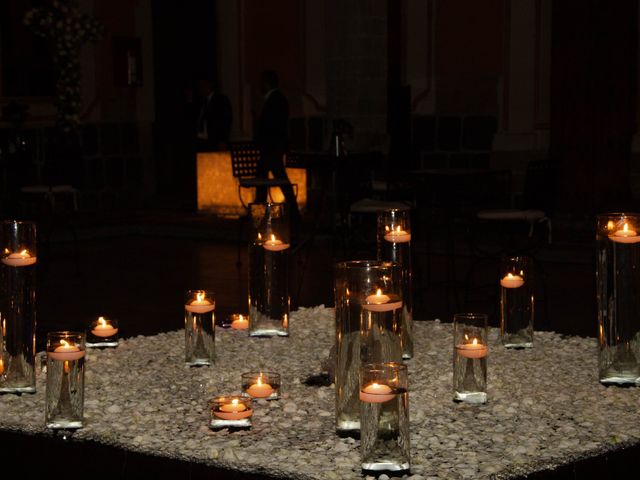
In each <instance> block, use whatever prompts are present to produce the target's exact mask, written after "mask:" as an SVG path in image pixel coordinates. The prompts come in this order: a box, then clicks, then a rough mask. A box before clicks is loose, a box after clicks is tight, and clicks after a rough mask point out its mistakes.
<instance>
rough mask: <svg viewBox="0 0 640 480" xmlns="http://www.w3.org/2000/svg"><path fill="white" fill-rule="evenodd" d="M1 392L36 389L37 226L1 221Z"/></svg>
mask: <svg viewBox="0 0 640 480" xmlns="http://www.w3.org/2000/svg"><path fill="white" fill-rule="evenodd" d="M0 228H1V230H0V319H1V320H2V325H1V328H2V333H1V335H2V346H0V353H1V354H2V355H1V356H0V362H1V363H2V366H1V367H0V370H1V372H2V373H0V393H33V392H35V391H36V369H35V354H36V352H35V346H36V263H37V258H38V257H37V251H36V225H35V223H32V222H18V221H14V220H11V221H4V222H2V223H1V224H0Z"/></svg>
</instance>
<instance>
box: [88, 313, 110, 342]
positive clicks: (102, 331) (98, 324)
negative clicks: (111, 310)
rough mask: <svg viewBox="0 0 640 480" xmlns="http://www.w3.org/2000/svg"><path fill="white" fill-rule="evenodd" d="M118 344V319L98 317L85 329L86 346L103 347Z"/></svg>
mask: <svg viewBox="0 0 640 480" xmlns="http://www.w3.org/2000/svg"><path fill="white" fill-rule="evenodd" d="M117 346H118V321H117V320H114V319H111V318H107V317H98V318H97V319H96V320H94V321H93V322H91V323H90V324H89V328H88V329H87V347H91V348H105V347H112V348H113V347H117Z"/></svg>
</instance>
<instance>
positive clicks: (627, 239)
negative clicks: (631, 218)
mask: <svg viewBox="0 0 640 480" xmlns="http://www.w3.org/2000/svg"><path fill="white" fill-rule="evenodd" d="M609 238H610V239H611V241H613V242H615V243H638V242H640V236H638V232H636V231H635V230H631V229H630V228H629V225H628V224H627V222H624V225H623V227H622V230H617V231H616V232H614V233H613V235H609Z"/></svg>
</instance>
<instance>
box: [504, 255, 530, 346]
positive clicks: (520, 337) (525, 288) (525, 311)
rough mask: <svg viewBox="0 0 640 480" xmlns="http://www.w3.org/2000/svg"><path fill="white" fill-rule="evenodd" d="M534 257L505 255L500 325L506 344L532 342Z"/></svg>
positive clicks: (528, 344) (521, 344)
mask: <svg viewBox="0 0 640 480" xmlns="http://www.w3.org/2000/svg"><path fill="white" fill-rule="evenodd" d="M533 318H534V293H533V260H532V259H530V258H529V257H522V256H520V257H510V258H503V259H502V261H501V267H500V326H501V329H500V330H501V334H502V344H503V345H504V346H505V347H506V348H531V347H532V346H533Z"/></svg>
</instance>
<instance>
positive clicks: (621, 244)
mask: <svg viewBox="0 0 640 480" xmlns="http://www.w3.org/2000/svg"><path fill="white" fill-rule="evenodd" d="M638 231H640V214H637V213H608V214H603V215H598V217H597V226H596V245H597V251H596V255H597V267H596V280H597V282H596V286H597V304H598V346H599V355H598V367H599V368H598V369H599V379H600V382H601V383H602V384H605V385H640V295H638V292H640V235H639V234H638Z"/></svg>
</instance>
